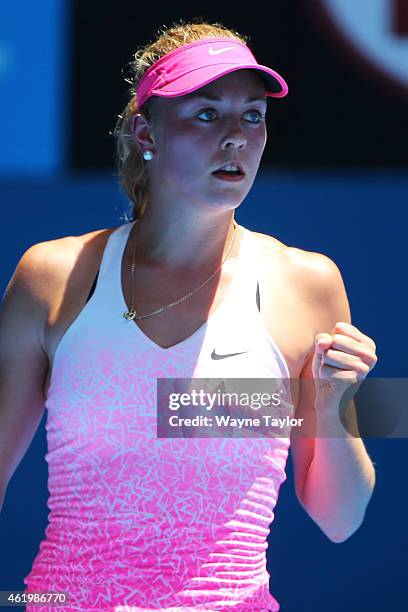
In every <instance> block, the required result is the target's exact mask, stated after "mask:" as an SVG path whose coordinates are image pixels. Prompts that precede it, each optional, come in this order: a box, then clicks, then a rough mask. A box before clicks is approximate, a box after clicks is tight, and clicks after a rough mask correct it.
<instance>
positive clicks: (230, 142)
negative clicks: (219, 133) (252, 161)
mask: <svg viewBox="0 0 408 612" xmlns="http://www.w3.org/2000/svg"><path fill="white" fill-rule="evenodd" d="M246 144H247V138H246V136H245V133H244V130H243V129H242V127H241V126H239V125H237V124H234V125H231V126H230V127H229V128H228V129H226V130H225V135H224V136H223V138H222V142H221V148H222V149H228V148H236V149H244V148H245V146H246Z"/></svg>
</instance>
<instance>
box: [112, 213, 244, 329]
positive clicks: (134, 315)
mask: <svg viewBox="0 0 408 612" xmlns="http://www.w3.org/2000/svg"><path fill="white" fill-rule="evenodd" d="M233 224H234V234H233V236H232V240H231V242H230V245H229V247H228V249H227V253H226V255H225V257H224V259H223V260H222V262H221V263H220V265H219V266H218V268H217V269H216V270H215V272H213V273H212V274H211V276H210V277H209V278H207V280H205V281H204V282H203V283H201V285H199V286H198V287H196V288H195V289H193V290H192V291H189V293H187V294H186V295H183V297H181V298H179V299H178V300H176V301H175V302H171V303H170V304H166V305H165V306H161V307H160V308H157V310H153V312H149V313H148V314H144V315H138V314H137V312H136V310H135V308H134V304H133V288H134V273H135V253H136V240H135V242H134V246H133V255H132V267H131V278H132V298H131V299H132V302H131V307H130V310H127V311H126V312H124V313H123V316H124V317H125V319H126V320H127V321H132V320H133V319H136V320H137V321H139V320H140V319H145V318H146V317H152V316H153V315H155V314H159V312H163V310H166V309H167V308H171V307H172V306H176V305H177V304H180V302H183V301H184V300H187V299H188V298H189V297H190V296H191V295H193V293H196V292H197V291H198V290H199V289H201V288H202V287H204V285H206V284H207V283H209V282H210V280H211V279H212V278H214V276H215V275H216V274H217V272H218V270H219V269H220V268H221V267H222V266H223V264H224V262H225V261H226V259H227V257H228V255H229V253H230V250H231V247H232V245H233V243H234V240H235V236H236V233H237V224H236V223H235V219H234V220H233Z"/></svg>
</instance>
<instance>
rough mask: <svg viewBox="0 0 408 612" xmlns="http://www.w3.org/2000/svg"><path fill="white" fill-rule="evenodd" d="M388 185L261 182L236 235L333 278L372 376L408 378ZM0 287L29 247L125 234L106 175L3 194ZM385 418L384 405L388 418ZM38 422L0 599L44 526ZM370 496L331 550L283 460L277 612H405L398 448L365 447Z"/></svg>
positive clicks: (9, 188)
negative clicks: (372, 478) (367, 340)
mask: <svg viewBox="0 0 408 612" xmlns="http://www.w3.org/2000/svg"><path fill="white" fill-rule="evenodd" d="M407 193H408V180H407V178H406V177H404V176H403V175H398V174H392V173H383V174H379V173H375V174H374V173H372V174H370V173H367V174H365V175H355V176H352V177H350V176H344V175H341V174H340V173H337V174H330V175H328V174H326V175H323V174H321V175H320V174H310V173H307V174H300V173H297V174H289V173H287V174H282V173H276V172H275V173H274V172H271V171H262V172H260V174H259V175H258V177H257V179H256V181H255V183H254V186H253V188H252V190H251V192H250V194H249V195H248V197H247V198H246V200H245V201H244V202H243V203H242V204H241V206H240V207H239V208H238V209H237V211H236V218H237V220H238V222H239V223H241V224H242V225H244V226H245V227H248V228H250V229H253V230H256V231H260V232H264V233H267V234H270V235H273V236H276V237H277V238H279V239H280V240H282V241H284V242H286V243H287V244H290V245H292V246H297V247H299V248H303V249H307V250H312V251H317V252H322V253H325V254H326V255H328V256H329V257H331V258H332V259H333V260H334V261H335V262H336V263H337V265H338V266H339V268H340V270H341V271H342V274H343V279H344V282H345V285H346V289H347V292H348V296H349V301H350V306H351V312H352V320H353V323H354V324H355V325H356V326H357V327H358V328H359V329H361V330H362V331H363V332H365V333H367V334H368V335H369V336H371V337H372V338H374V340H375V342H376V344H377V352H378V356H379V361H378V363H377V365H376V367H375V369H374V370H373V372H372V373H371V374H370V376H374V375H375V376H376V377H390V378H398V377H407V363H406V346H407V344H408V343H407V340H408V338H407V326H406V325H405V324H404V321H405V317H406V312H407V307H406V306H407V290H406V282H405V279H406V246H405V240H404V234H405V229H404V228H405V227H406V224H407V215H406V206H405V203H406V197H407ZM0 196H1V200H2V202H4V203H5V204H6V205H5V207H4V209H3V215H2V224H3V228H2V229H3V231H2V235H3V249H2V262H3V265H2V269H1V279H0V281H1V285H2V290H4V288H5V286H6V283H7V282H8V279H9V278H10V276H11V274H12V272H13V270H14V268H15V266H16V264H17V261H18V259H19V258H20V257H21V255H22V253H23V252H24V251H25V250H26V249H27V248H28V247H29V246H30V245H32V244H34V243H37V242H40V241H43V240H50V239H52V238H57V237H61V236H65V235H76V234H81V233H84V232H87V231H91V230H93V229H101V228H106V227H116V226H118V225H120V224H122V223H124V222H125V217H124V215H125V213H126V211H127V201H126V199H125V197H124V196H123V194H122V193H121V192H120V190H119V187H118V185H117V183H116V179H115V178H114V177H112V176H109V175H108V174H101V175H97V174H95V175H93V176H89V175H86V176H82V177H78V176H77V177H72V178H65V179H60V180H55V181H52V182H50V181H46V182H42V181H37V182H26V181H25V182H23V183H21V182H20V183H14V182H11V181H10V182H8V183H6V182H3V184H2V185H1V187H0ZM383 409H384V410H385V411H386V410H387V405H386V404H385V405H384V406H383ZM44 424H45V417H44V418H43V420H42V422H41V424H40V427H39V429H38V431H37V434H36V436H35V438H34V440H33V442H32V445H31V447H30V449H29V450H28V452H27V454H26V456H25V457H24V459H23V461H22V462H21V464H20V466H19V467H18V469H17V471H16V472H15V475H14V477H13V478H12V480H11V482H10V484H9V487H8V491H7V496H6V500H5V504H4V507H3V512H2V514H1V516H0V541H1V547H0V568H1V572H0V576H1V578H0V590H6V589H14V590H23V589H24V584H23V582H22V580H23V577H25V576H26V575H27V574H28V572H29V570H30V567H31V563H32V561H33V559H34V556H35V554H36V553H37V550H38V545H39V542H40V541H41V539H42V537H43V533H44V529H45V526H46V524H47V508H46V499H47V486H46V477H47V464H46V462H45V460H44V454H45V452H46V445H45V427H44ZM365 444H366V447H367V451H368V453H369V455H370V457H371V459H372V460H373V461H374V463H375V467H376V473H377V485H376V488H375V491H374V494H373V497H372V499H371V501H370V504H369V506H368V510H367V514H366V519H365V522H364V523H363V525H362V527H360V529H359V530H358V531H357V532H356V533H355V534H354V535H353V536H352V537H351V538H349V539H348V540H347V541H346V542H343V543H341V544H334V543H332V542H331V541H330V540H328V539H327V538H326V536H325V535H324V534H323V533H322V532H321V531H320V529H319V527H318V526H317V525H316V524H315V523H314V522H313V521H312V520H311V519H310V518H309V516H308V515H307V514H306V513H305V512H304V510H303V509H302V507H301V506H300V505H299V503H298V501H297V499H296V497H295V494H294V485H293V474H292V463H291V460H290V459H289V460H288V464H287V474H288V478H287V481H286V482H285V483H284V484H283V485H282V487H281V490H280V496H279V499H278V504H277V507H276V514H275V520H274V522H273V523H272V529H271V534H270V537H269V543H270V544H269V548H270V549H269V551H268V565H267V567H268V570H269V571H270V573H271V592H272V593H273V595H274V596H275V597H276V598H277V599H278V601H279V602H280V603H281V606H282V607H281V609H282V612H286V611H288V612H299V611H300V610H302V611H307V612H309V611H310V612H312V611H313V612H328V611H330V612H337V611H338V612H340V611H342V612H343V611H344V610H347V611H348V612H357V611H359V612H360V611H361V610H370V612H377V611H378V612H380V611H381V612H383V611H384V610H392V611H393V612H397V611H398V612H399V611H401V612H403V611H405V610H406V609H407V606H406V594H405V583H406V578H407V563H406V555H405V551H406V549H407V547H408V535H407V529H406V524H405V519H406V517H407V511H408V497H407V492H406V486H405V483H406V482H407V475H408V474H407V460H406V449H407V442H406V440H405V439H385V440H379V439H367V440H365Z"/></svg>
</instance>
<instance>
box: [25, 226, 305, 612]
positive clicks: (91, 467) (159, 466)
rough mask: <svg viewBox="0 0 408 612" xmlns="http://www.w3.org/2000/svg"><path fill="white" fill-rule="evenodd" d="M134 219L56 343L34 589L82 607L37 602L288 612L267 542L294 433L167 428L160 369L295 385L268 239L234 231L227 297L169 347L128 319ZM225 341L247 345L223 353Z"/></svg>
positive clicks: (112, 242)
mask: <svg viewBox="0 0 408 612" xmlns="http://www.w3.org/2000/svg"><path fill="white" fill-rule="evenodd" d="M133 223H134V222H131V223H125V224H124V225H121V226H119V227H118V228H116V229H115V231H114V232H113V233H112V234H111V235H110V236H109V238H108V240H107V243H106V246H105V250H104V253H103V258H102V262H101V267H100V270H99V277H98V282H97V284H96V288H95V292H94V293H93V295H92V297H91V299H89V301H88V302H87V303H86V305H85V306H84V308H83V309H82V310H81V312H80V314H79V315H78V316H77V318H76V319H75V320H74V321H73V323H72V324H71V326H70V327H69V328H68V330H67V331H66V332H65V334H64V336H63V338H62V340H61V341H60V344H59V345H58V348H57V351H56V354H55V358H54V364H53V370H52V376H51V381H50V387H49V391H48V396H47V399H46V411H47V424H46V430H47V444H48V452H47V454H46V457H45V458H46V461H47V463H48V489H49V498H48V502H47V506H48V508H49V514H48V525H47V528H46V531H45V536H44V539H43V541H42V542H41V543H40V546H39V550H38V553H37V555H36V557H35V559H34V561H33V565H32V568H31V571H30V573H29V574H28V576H26V577H25V578H24V583H25V584H26V591H25V592H26V593H27V592H33V591H34V592H47V593H58V592H65V593H68V594H69V597H70V602H69V603H68V604H65V605H63V606H62V605H59V606H58V605H56V604H53V605H36V606H30V605H28V606H27V607H26V610H30V611H33V612H34V611H35V612H41V611H43V610H55V611H61V612H63V611H69V610H110V611H112V612H114V611H116V612H125V611H126V612H130V611H131V612H142V611H144V612H153V611H155V610H166V611H167V612H173V611H174V612H176V611H182V612H187V611H189V610H191V611H193V610H213V611H224V610H225V611H226V610H234V611H238V612H269V611H270V612H277V610H279V609H280V605H279V603H278V601H277V600H276V599H275V598H274V597H273V595H272V594H271V593H270V590H269V578H270V574H269V572H268V571H267V569H266V549H267V546H268V543H267V541H266V538H267V536H268V535H269V529H270V525H271V523H272V521H273V520H274V508H275V505H276V503H277V499H278V493H279V488H280V485H281V484H282V482H283V481H284V480H285V479H286V473H285V467H286V461H287V456H288V449H289V446H290V437H289V434H290V428H289V429H288V430H285V432H284V435H282V437H277V436H275V437H268V436H263V437H251V436H247V437H239V436H238V437H235V436H232V437H231V436H230V437H228V436H218V437H206V438H204V437H201V438H200V437H196V438H188V437H174V438H159V437H157V431H156V426H157V387H156V382H157V381H156V379H158V378H206V379H208V378H218V379H219V378H220V377H221V378H222V377H231V378H241V379H243V378H273V379H280V380H283V381H285V380H286V383H287V382H288V379H289V378H290V373H289V370H288V366H287V364H286V362H285V359H284V357H283V356H282V354H281V352H280V350H279V348H278V347H277V345H276V343H275V342H274V340H273V339H272V337H271V336H270V334H269V332H268V330H267V328H266V326H265V323H264V321H263V319H262V317H261V314H260V312H259V310H258V308H257V305H256V301H255V295H256V287H257V276H256V271H257V269H258V257H259V247H258V243H257V241H256V239H255V236H254V235H253V233H252V232H251V231H250V230H248V229H246V228H244V227H243V226H240V225H239V226H238V229H239V230H240V231H241V232H242V240H241V243H240V249H239V255H238V260H237V261H236V267H235V272H234V275H233V280H232V282H231V285H230V288H229V290H228V292H227V295H226V297H225V299H224V300H223V302H222V304H221V305H220V306H219V307H218V309H217V310H216V311H215V312H214V313H212V314H211V315H210V317H209V318H208V320H207V321H206V322H205V323H204V324H203V325H202V326H201V327H200V328H199V329H198V330H197V331H196V332H195V333H193V334H192V335H191V336H190V337H189V338H187V339H186V340H184V341H182V342H180V343H178V344H176V345H175V346H172V347H170V348H163V347H160V346H159V345H157V344H156V343H155V342H154V341H152V340H151V339H150V338H148V337H147V336H146V335H145V334H144V333H143V332H142V331H141V329H140V328H139V327H138V325H137V324H136V323H135V321H127V320H125V318H124V317H123V313H124V312H125V311H126V310H127V305H126V303H125V300H124V297H123V293H122V286H121V262H122V257H123V253H124V250H125V247H126V244H127V240H128V237H129V234H130V231H131V229H132V225H133ZM227 264H228V261H227ZM227 264H225V265H227ZM214 350H216V353H217V354H221V355H226V354H232V353H236V354H235V355H232V356H231V357H228V358H222V359H214V358H212V357H211V355H212V354H213V351H214ZM288 397H289V402H288V404H287V405H288V406H289V413H290V414H293V412H292V413H291V412H290V410H291V409H292V408H293V404H292V399H291V396H290V392H289V396H288ZM287 413H288V412H287V409H286V412H285V414H287Z"/></svg>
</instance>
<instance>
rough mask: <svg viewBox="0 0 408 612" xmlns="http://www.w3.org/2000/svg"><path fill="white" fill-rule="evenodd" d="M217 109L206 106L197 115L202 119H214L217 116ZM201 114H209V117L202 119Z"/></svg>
mask: <svg viewBox="0 0 408 612" xmlns="http://www.w3.org/2000/svg"><path fill="white" fill-rule="evenodd" d="M216 114H217V113H216V111H215V110H214V109H213V108H205V109H204V110H202V111H200V112H199V113H198V115H197V117H199V118H200V120H201V121H207V122H209V121H212V120H213V119H214V118H215V115H216ZM200 115H207V119H201V117H200Z"/></svg>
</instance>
